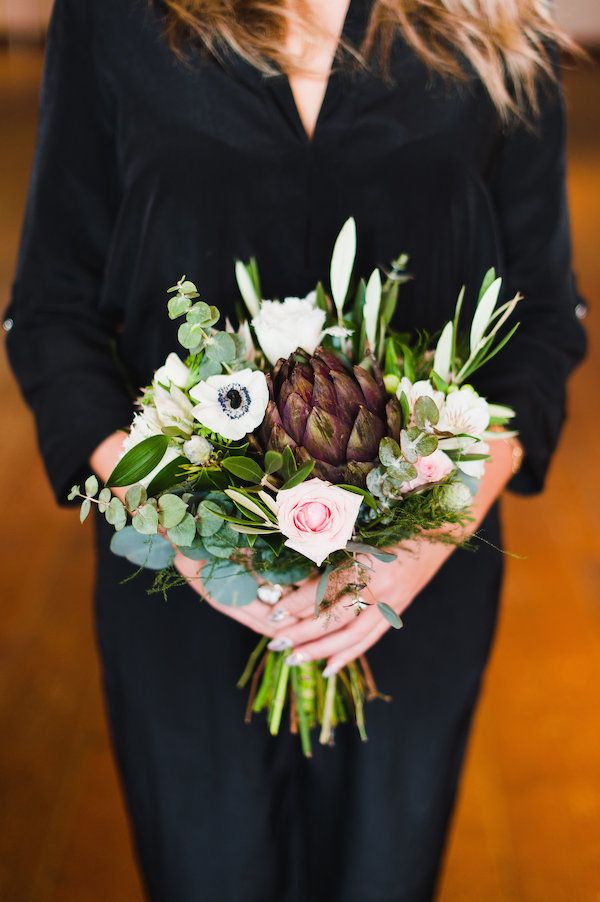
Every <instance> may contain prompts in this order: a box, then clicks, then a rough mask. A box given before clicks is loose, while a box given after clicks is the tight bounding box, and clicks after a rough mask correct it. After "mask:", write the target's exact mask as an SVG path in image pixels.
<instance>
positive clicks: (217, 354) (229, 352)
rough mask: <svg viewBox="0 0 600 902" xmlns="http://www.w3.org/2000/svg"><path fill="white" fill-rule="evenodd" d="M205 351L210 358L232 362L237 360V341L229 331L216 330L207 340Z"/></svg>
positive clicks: (220, 361)
mask: <svg viewBox="0 0 600 902" xmlns="http://www.w3.org/2000/svg"><path fill="white" fill-rule="evenodd" d="M205 353H206V356H207V357H208V358H209V360H217V361H218V362H219V363H231V362H232V361H233V360H235V342H234V340H233V338H232V337H231V335H230V334H229V333H228V332H215V334H214V335H211V337H210V339H209V340H208V341H207V342H206V346H205Z"/></svg>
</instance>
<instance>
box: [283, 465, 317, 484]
mask: <svg viewBox="0 0 600 902" xmlns="http://www.w3.org/2000/svg"><path fill="white" fill-rule="evenodd" d="M314 468H315V462H314V460H306V461H305V462H304V463H303V464H302V466H301V467H300V468H299V469H298V470H297V471H296V472H295V473H294V474H292V476H290V478H289V479H287V480H286V481H285V482H284V484H283V485H282V486H281V489H282V490H283V489H292V488H294V486H296V485H300V483H301V482H304V480H305V479H307V478H308V477H309V476H310V474H311V473H312V471H313V470H314Z"/></svg>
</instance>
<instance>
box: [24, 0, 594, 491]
mask: <svg viewBox="0 0 600 902" xmlns="http://www.w3.org/2000/svg"><path fill="white" fill-rule="evenodd" d="M368 6H369V3H368V0H352V3H351V5H350V10H349V13H348V16H347V19H346V23H345V26H344V33H345V36H346V38H348V39H349V40H350V41H354V42H358V41H359V40H360V37H361V33H362V29H363V28H364V25H365V21H366V16H367V13H368ZM392 76H393V81H392V83H391V84H387V83H384V81H383V80H381V79H380V78H379V77H377V75H376V74H369V73H365V72H363V73H360V74H358V75H356V74H353V73H351V72H350V71H349V69H348V68H347V67H343V66H340V67H336V70H335V71H334V73H333V74H332V76H331V78H330V81H329V85H328V88H327V92H326V96H325V100H324V103H323V107H322V109H321V112H320V115H319V119H318V123H317V126H316V131H315V134H314V137H313V138H312V140H308V139H307V136H306V134H305V132H304V130H303V127H302V124H301V121H300V119H299V116H298V112H297V110H296V107H295V105H294V101H293V97H292V94H291V91H290V87H289V83H288V81H287V79H286V78H285V76H283V75H280V76H277V77H267V78H265V77H264V76H262V75H261V74H260V73H258V72H257V71H255V70H254V69H253V68H252V67H250V66H249V65H247V64H246V63H245V62H244V61H243V60H241V59H240V58H237V57H233V56H232V57H231V58H230V59H228V60H227V61H225V62H222V63H218V62H216V61H214V60H212V59H204V58H202V57H201V55H200V54H198V53H193V54H192V55H191V56H190V59H189V61H188V62H187V63H182V62H180V61H178V60H177V59H176V58H175V57H174V55H173V54H172V53H171V52H170V51H169V50H168V48H167V47H166V45H165V43H164V41H163V38H162V35H161V18H160V15H159V13H158V12H157V11H156V9H151V8H150V7H149V6H148V5H147V4H146V3H145V2H144V0H57V2H56V5H55V9H54V14H53V18H52V23H51V27H50V32H49V37H48V50H47V59H46V67H45V75H44V82H43V90H42V97H41V116H40V125H39V134H38V143H37V152H36V156H35V162H34V167H33V173H32V179H31V187H30V193H29V200H28V205H27V213H26V218H25V224H24V230H23V237H22V244H21V250H20V255H19V259H18V266H17V273H16V278H15V282H14V292H13V297H12V303H11V306H10V309H9V311H8V317H9V320H8V321H7V324H6V326H7V327H9V326H10V325H11V322H12V328H10V331H9V333H8V350H9V354H10V359H11V362H12V366H13V367H14V370H15V372H16V374H17V377H18V379H19V381H20V384H21V386H22V390H23V392H24V395H25V398H26V399H27V401H28V403H29V404H30V406H31V407H32V409H33V412H34V414H35V418H36V422H37V429H38V436H39V442H40V446H41V449H42V453H43V455H44V459H45V462H46V467H47V470H48V473H49V476H50V479H51V482H52V485H53V488H54V491H55V494H56V497H57V498H58V500H59V501H64V497H65V493H66V491H67V490H68V487H69V486H70V485H71V484H72V483H74V482H76V481H78V480H80V479H81V478H82V475H83V474H84V473H85V471H86V470H87V469H88V458H89V456H90V454H91V452H92V451H93V449H94V448H95V447H96V446H97V445H98V444H99V443H100V442H101V441H102V440H103V439H104V438H105V437H106V436H108V435H109V434H110V433H111V432H113V431H114V430H115V429H117V428H119V427H124V426H127V424H128V423H129V421H130V419H131V415H132V397H133V396H134V395H135V391H136V388H137V387H138V386H140V385H143V384H144V383H146V382H148V381H149V379H150V376H151V373H152V370H153V369H154V368H155V367H156V366H158V365H159V364H160V363H161V362H162V361H163V359H164V357H165V355H166V354H167V353H168V351H170V350H177V348H178V345H177V341H176V324H173V323H170V322H169V320H168V319H167V317H166V312H165V301H166V294H165V290H166V288H167V287H168V286H169V285H172V284H173V283H174V281H175V280H176V279H177V278H178V277H179V276H180V275H181V274H182V273H185V274H186V275H187V276H188V277H189V278H191V279H193V280H194V281H195V282H196V283H197V284H198V285H199V288H200V292H201V297H202V298H203V299H205V300H206V301H207V302H208V303H211V304H216V305H218V306H219V307H220V309H221V310H222V311H223V313H224V314H226V313H228V312H229V313H230V314H231V313H232V311H233V306H234V304H235V303H236V301H237V299H238V292H237V289H236V284H235V279H234V268H233V261H234V258H235V257H241V258H243V259H247V258H249V257H250V256H251V255H255V256H256V257H257V258H258V261H259V264H260V269H261V274H262V282H263V293H264V296H265V297H282V296H285V295H300V296H301V295H303V294H304V293H306V292H307V291H308V290H309V289H310V288H312V287H313V286H314V284H315V282H316V280H317V279H319V278H327V274H328V264H329V257H330V253H331V249H332V245H333V241H334V239H335V236H336V234H337V232H338V230H339V228H340V226H341V225H342V223H343V222H344V220H345V219H346V218H347V217H348V216H349V215H354V216H355V218H356V220H357V223H358V234H359V250H358V258H357V271H358V272H360V273H364V274H368V273H369V271H370V270H371V269H372V268H373V266H374V265H376V264H379V265H383V266H385V265H386V264H388V263H389V261H391V260H392V259H393V258H394V257H396V256H397V255H398V254H399V253H400V252H402V251H405V252H407V253H408V254H409V255H410V266H409V269H410V271H411V273H412V274H413V276H414V279H413V281H411V282H410V284H408V285H406V286H405V287H403V288H402V295H401V302H400V304H399V307H398V314H397V323H396V325H397V326H398V327H399V328H403V329H404V328H407V329H408V328H429V329H433V330H436V329H439V328H441V326H442V325H443V324H444V322H445V321H446V319H448V318H449V316H450V315H451V313H452V310H453V307H454V303H455V298H456V295H457V293H458V290H459V288H460V286H461V285H462V284H463V283H466V285H467V288H468V292H467V295H468V298H469V302H468V304H467V306H466V309H465V313H466V317H465V326H467V325H468V318H467V317H468V315H469V313H470V312H471V311H472V308H473V303H474V295H475V293H476V290H477V288H478V285H479V283H480V280H481V278H482V275H483V273H484V271H485V270H486V269H487V268H488V267H489V266H491V265H492V264H494V265H496V267H497V268H498V270H499V272H500V273H501V274H502V275H503V276H504V278H505V295H506V296H508V295H512V294H513V293H514V292H515V291H516V290H517V289H519V290H520V291H522V292H523V294H524V295H525V300H524V301H523V303H522V305H521V309H520V311H519V319H520V320H521V327H520V329H519V330H518V332H517V335H516V336H515V337H514V338H513V340H512V342H511V344H510V346H509V348H508V349H507V350H506V351H505V352H503V353H502V354H501V355H500V356H499V357H498V358H496V361H494V362H493V363H491V364H489V365H488V366H487V367H486V368H484V370H482V371H481V374H480V376H479V378H478V381H477V385H478V387H479V388H480V389H481V390H483V391H485V392H488V394H489V395H490V396H491V397H492V398H493V399H494V400H497V401H500V402H504V403H508V404H512V405H514V407H515V408H516V410H517V411H518V424H517V425H518V428H519V429H520V430H521V436H522V440H523V442H524V445H525V449H526V455H527V457H526V465H525V467H524V469H523V470H522V471H521V473H520V474H519V475H518V476H517V477H516V478H515V480H513V488H515V489H516V490H517V491H521V492H524V493H527V492H533V491H537V490H539V489H540V488H541V486H542V484H543V481H544V476H545V472H546V469H547V466H548V462H549V458H550V456H551V453H552V451H553V449H554V446H555V444H556V442H557V438H558V433H559V429H560V425H561V422H562V419H563V412H564V404H565V382H566V379H567V376H568V374H569V372H570V370H571V369H572V368H573V366H574V365H575V364H576V363H577V361H578V360H580V359H581V357H582V355H583V353H584V337H583V332H582V329H581V326H580V324H579V322H578V320H577V317H576V312H575V311H576V307H577V304H578V297H577V293H576V288H575V285H574V280H573V277H572V273H571V261H570V243H569V224H568V215H567V206H566V200H565V134H564V111H563V101H562V96H561V94H560V90H559V89H558V88H557V87H556V86H550V87H548V88H547V89H546V90H545V92H544V95H543V101H542V112H541V116H540V119H539V120H538V121H537V122H535V123H533V126H531V125H529V126H525V125H513V126H511V127H510V128H502V126H501V123H500V122H499V120H498V117H497V115H496V113H495V111H494V109H493V107H492V105H491V103H490V101H489V99H488V97H487V95H486V92H485V90H484V88H483V86H482V84H481V83H480V82H479V81H478V80H477V79H476V78H475V77H473V78H471V79H470V80H469V81H468V82H467V83H466V84H464V85H463V84H461V85H458V84H452V85H448V84H444V83H443V82H442V81H441V80H436V79H434V78H432V77H430V76H429V75H428V73H427V72H426V71H425V69H424V67H423V65H422V64H421V63H420V62H419V61H418V60H417V59H416V58H415V56H414V54H413V53H412V52H411V51H410V50H409V48H408V47H407V46H406V45H405V44H404V43H403V42H402V41H400V40H398V41H397V42H396V46H395V49H394V53H393V59H392Z"/></svg>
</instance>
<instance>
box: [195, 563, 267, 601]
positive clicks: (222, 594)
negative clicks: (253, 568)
mask: <svg viewBox="0 0 600 902" xmlns="http://www.w3.org/2000/svg"><path fill="white" fill-rule="evenodd" d="M202 583H203V585H204V588H205V589H206V591H207V593H208V594H209V595H210V597H211V598H212V599H213V600H214V601H216V602H217V604H222V605H227V607H232V608H240V607H244V606H245V605H247V604H250V602H251V601H254V599H255V598H256V591H257V589H258V585H257V582H256V580H255V579H254V577H253V576H252V575H251V574H250V573H247V572H246V571H245V570H243V569H242V568H241V567H240V566H239V565H237V564H234V563H233V562H232V561H220V562H218V563H215V564H214V565H210V566H207V567H205V568H204V570H203V571H202Z"/></svg>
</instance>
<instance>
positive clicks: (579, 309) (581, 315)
mask: <svg viewBox="0 0 600 902" xmlns="http://www.w3.org/2000/svg"><path fill="white" fill-rule="evenodd" d="M587 313H588V308H587V304H584V303H583V301H580V302H579V303H578V304H577V305H576V307H575V316H576V317H577V319H585V318H586V316H587Z"/></svg>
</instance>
